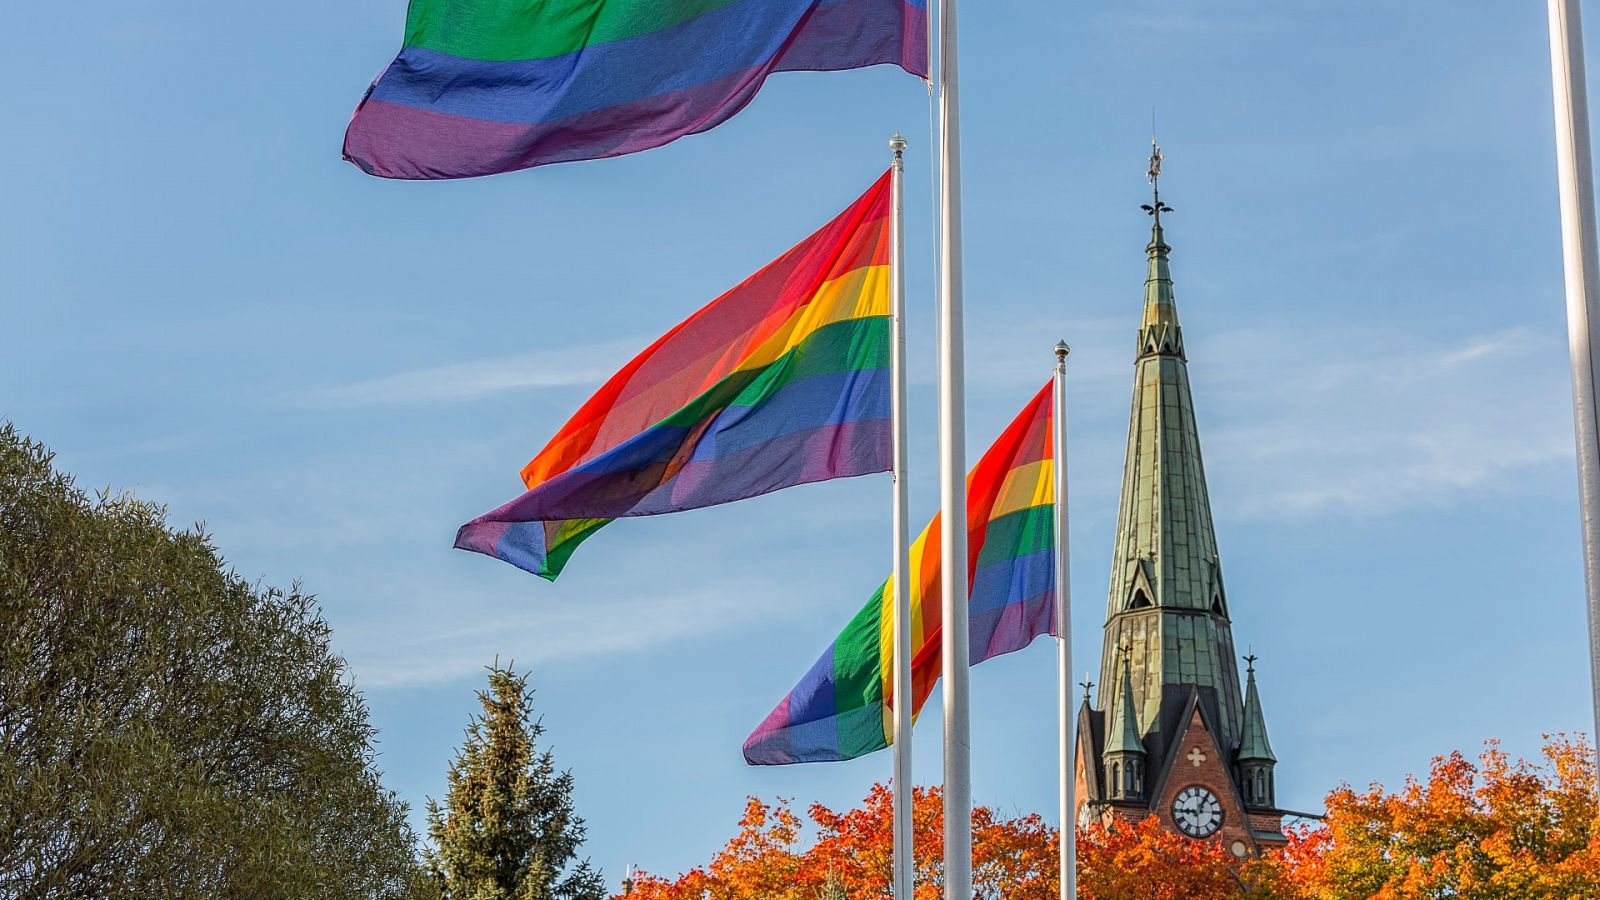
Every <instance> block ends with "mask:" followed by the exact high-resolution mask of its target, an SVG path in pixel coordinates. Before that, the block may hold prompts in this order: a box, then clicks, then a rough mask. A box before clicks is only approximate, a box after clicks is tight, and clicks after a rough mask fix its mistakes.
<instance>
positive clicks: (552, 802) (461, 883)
mask: <svg viewBox="0 0 1600 900" xmlns="http://www.w3.org/2000/svg"><path fill="white" fill-rule="evenodd" d="M478 702H479V704H480V705H481V706H482V708H483V714H482V715H481V716H474V717H473V718H472V720H471V721H470V723H469V724H468V726H467V735H466V742H465V743H464V744H463V745H462V747H461V750H460V752H459V753H458V754H457V755H456V758H455V760H454V761H453V762H452V763H451V765H450V774H449V780H448V784H449V790H448V793H447V794H446V797H445V802H444V805H443V806H442V807H441V806H440V805H439V804H438V803H436V802H434V801H432V800H429V801H428V838H429V840H430V842H431V844H432V846H431V847H430V848H429V849H428V850H427V851H426V853H425V857H426V860H427V865H428V870H429V872H430V873H431V874H432V876H433V879H434V882H435V884H437V885H438V887H439V891H440V893H441V894H442V895H443V897H444V900H600V898H603V897H605V895H606V890H605V882H604V880H603V879H602V878H601V876H600V873H599V872H596V871H594V870H592V869H591V868H590V867H589V863H588V861H587V860H584V861H577V855H578V849H579V848H580V847H581V846H582V845H583V839H584V832H585V828H584V822H583V819H581V818H579V817H578V815H577V814H576V813H575V812H574V811H573V807H572V773H571V772H560V771H557V770H556V765H555V759H554V757H553V756H552V755H551V752H550V751H549V750H545V751H543V752H540V751H539V749H538V742H539V738H540V737H542V736H543V734H544V726H543V725H542V724H541V723H540V722H539V720H537V719H535V718H533V690H532V689H531V688H530V687H529V686H528V676H527V675H526V674H521V675H518V674H516V673H515V672H513V671H512V669H511V667H510V666H506V667H501V666H500V664H499V662H498V661H496V663H495V664H494V665H493V666H490V667H489V689H488V690H486V691H479V692H478Z"/></svg>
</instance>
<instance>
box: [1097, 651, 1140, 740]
mask: <svg viewBox="0 0 1600 900" xmlns="http://www.w3.org/2000/svg"><path fill="white" fill-rule="evenodd" d="M1129 655H1130V654H1129V653H1123V654H1122V678H1121V689H1120V690H1118V691H1117V692H1116V695H1117V696H1116V702H1114V703H1113V704H1112V706H1111V724H1110V725H1109V726H1107V727H1106V753H1108V754H1111V753H1143V752H1144V740H1143V739H1141V738H1140V737H1139V722H1138V716H1137V715H1135V712H1134V711H1135V710H1136V709H1137V708H1138V707H1136V706H1134V703H1133V673H1132V667H1131V666H1130V665H1129V662H1128V657H1129Z"/></svg>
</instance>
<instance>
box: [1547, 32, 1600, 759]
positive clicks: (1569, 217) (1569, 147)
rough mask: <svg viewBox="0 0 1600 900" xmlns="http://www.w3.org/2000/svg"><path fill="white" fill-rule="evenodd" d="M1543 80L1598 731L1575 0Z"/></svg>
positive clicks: (1597, 413) (1597, 489)
mask: <svg viewBox="0 0 1600 900" xmlns="http://www.w3.org/2000/svg"><path fill="white" fill-rule="evenodd" d="M1550 80H1551V83H1552V86H1553V88H1554V93H1555V113H1556V171H1557V174H1558V176H1559V181H1560V185H1561V248H1562V256H1563V260H1564V263H1565V270H1566V281H1567V342H1568V344H1569V346H1570V348H1571V356H1572V395H1573V396H1572V399H1573V405H1574V418H1575V419H1576V423H1577V437H1578V508H1579V510H1580V512H1581V514H1582V517H1583V575H1584V582H1585V585H1586V587H1587V593H1588V611H1589V678H1590V682H1589V683H1590V690H1591V692H1592V694H1593V697H1592V701H1593V704H1594V715H1595V725H1596V730H1597V731H1600V405H1597V404H1596V401H1595V381H1596V380H1597V373H1596V371H1595V361H1594V345H1595V343H1596V342H1597V340H1600V335H1597V334H1596V332H1595V327H1596V323H1597V321H1600V297H1597V296H1596V293H1595V282H1594V279H1595V277H1596V274H1597V265H1600V263H1597V260H1600V254H1597V253H1596V249H1595V233H1594V229H1595V220H1594V167H1593V163H1592V162H1591V158H1590V155H1589V98H1588V90H1587V88H1586V87H1585V85H1584V74H1583V20H1582V18H1581V17H1580V15H1579V12H1578V0H1550Z"/></svg>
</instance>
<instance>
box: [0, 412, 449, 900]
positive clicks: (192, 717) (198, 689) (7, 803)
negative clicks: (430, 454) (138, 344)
mask: <svg viewBox="0 0 1600 900" xmlns="http://www.w3.org/2000/svg"><path fill="white" fill-rule="evenodd" d="M372 738H373V729H372V727H371V726H370V725H369V724H368V720H367V711H366V708H365V706H364V704H363V701H362V699H361V697H360V695H359V694H357V693H356V691H355V690H354V688H353V687H352V686H351V683H350V679H349V677H348V672H347V670H346V668H345V663H344V660H342V659H341V658H339V657H338V656H336V655H334V654H333V653H332V652H331V651H330V650H329V646H328V626H327V623H326V622H325V621H324V620H323V619H322V616H321V614H320V611H319V610H318V607H317V604H316V602H315V601H314V600H313V599H312V598H311V597H310V596H308V595H306V594H303V593H301V592H300V591H299V590H298V589H291V590H289V591H282V590H277V589H274V588H262V587H259V586H255V585H251V584H248V583H246V582H245V581H243V580H242V579H240V578H239V577H238V576H236V575H234V574H233V573H232V572H230V571H228V570H226V568H225V567H224V564H223V562H222V561H221V559H219V558H218V556H217V552H216V550H215V548H214V547H213V546H212V544H211V541H210V539H209V538H208V537H207V536H206V535H205V534H204V533H203V532H201V531H200V530H198V529H194V530H189V531H181V532H179V531H173V530H171V529H169V528H168V527H167V525H166V516H165V511H164V510H163V509H161V508H160V507H157V506H153V505H151V504H148V503H145V502H142V501H140V500H137V499H135V498H133V497H131V496H109V495H102V496H100V497H98V498H90V497H87V496H85V495H84V494H83V493H82V492H80V491H78V490H76V489H75V488H74V487H73V483H72V479H71V478H70V477H69V476H67V475H65V474H62V473H59V472H57V471H55V470H54V468H53V466H52V460H51V457H50V454H49V453H48V452H47V451H46V450H45V449H44V448H43V447H42V446H40V445H39V444H37V443H34V442H32V441H29V440H26V439H24V438H22V437H20V436H19V435H18V434H17V432H16V430H15V429H14V428H13V427H12V426H10V425H4V426H0V896H4V897H8V898H34V897H102V898H121V897H141V898H143V897H170V898H187V897H207V898H210V897H253V898H254V897H259V898H277V897H284V898H289V897H293V898H323V897H327V898H345V897H401V896H413V894H412V892H413V891H418V890H423V889H425V888H426V887H427V886H428V885H427V881H426V879H425V878H424V877H422V875H421V869H420V867H419V866H418V865H417V861H416V857H415V853H416V841H415V835H414V834H413V833H412V831H411V830H410V828H409V827H408V826H407V825H406V819H405V812H406V810H405V805H404V804H403V803H401V802H400V801H399V800H398V799H396V797H395V796H394V795H393V794H392V793H391V792H389V791H387V790H385V789H384V788H383V786H382V785H381V784H380V783H379V780H378V774H377V771H376V769H375V767H374V753H373V749H372Z"/></svg>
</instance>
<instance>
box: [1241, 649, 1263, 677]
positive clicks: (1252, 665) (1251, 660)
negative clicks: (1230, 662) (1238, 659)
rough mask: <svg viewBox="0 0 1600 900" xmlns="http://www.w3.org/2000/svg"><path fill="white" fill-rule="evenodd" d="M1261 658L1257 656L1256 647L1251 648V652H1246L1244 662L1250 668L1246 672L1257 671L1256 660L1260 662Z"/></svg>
mask: <svg viewBox="0 0 1600 900" xmlns="http://www.w3.org/2000/svg"><path fill="white" fill-rule="evenodd" d="M1260 658H1261V657H1259V656H1256V651H1255V648H1254V647H1251V648H1250V649H1249V650H1247V651H1245V654H1244V661H1245V663H1246V664H1247V666H1248V668H1247V669H1246V671H1249V672H1254V671H1255V670H1256V660H1258V659H1260Z"/></svg>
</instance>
